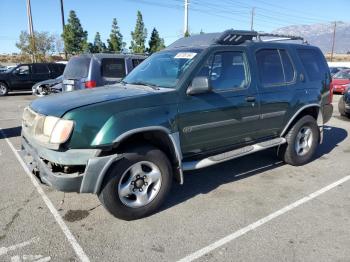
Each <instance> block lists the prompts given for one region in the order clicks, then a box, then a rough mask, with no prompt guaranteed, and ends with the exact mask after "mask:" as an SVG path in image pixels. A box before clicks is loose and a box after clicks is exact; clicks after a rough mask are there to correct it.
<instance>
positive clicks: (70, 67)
mask: <svg viewBox="0 0 350 262" xmlns="http://www.w3.org/2000/svg"><path fill="white" fill-rule="evenodd" d="M90 61H91V58H90V57H72V58H71V59H70V60H69V62H68V64H67V66H66V68H65V69H64V72H63V77H64V79H80V78H85V77H87V76H88V73H89V67H90Z"/></svg>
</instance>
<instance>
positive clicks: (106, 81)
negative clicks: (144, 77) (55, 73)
mask: <svg viewBox="0 0 350 262" xmlns="http://www.w3.org/2000/svg"><path fill="white" fill-rule="evenodd" d="M145 59H146V56H144V55H132V54H130V55H126V54H102V53H99V54H84V55H79V56H75V57H72V58H71V59H70V60H69V61H68V64H67V66H66V69H65V70H64V73H63V89H62V91H63V92H69V91H74V90H81V89H85V88H94V87H99V86H104V85H110V84H115V83H117V82H119V81H120V80H121V79H122V78H124V77H125V76H126V75H127V74H129V73H130V72H131V71H132V70H133V69H134V68H135V67H136V66H137V65H139V64H140V63H141V62H142V61H143V60H145Z"/></svg>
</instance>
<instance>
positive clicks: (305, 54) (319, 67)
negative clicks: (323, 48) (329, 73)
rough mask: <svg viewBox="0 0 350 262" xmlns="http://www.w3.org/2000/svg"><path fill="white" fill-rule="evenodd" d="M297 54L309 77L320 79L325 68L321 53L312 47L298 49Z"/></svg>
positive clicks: (313, 79) (314, 79)
mask: <svg viewBox="0 0 350 262" xmlns="http://www.w3.org/2000/svg"><path fill="white" fill-rule="evenodd" d="M298 54H299V57H300V60H301V62H302V64H303V66H304V68H305V71H306V74H307V76H308V77H309V79H310V80H311V81H316V80H322V79H323V77H324V74H325V73H326V69H325V65H324V60H323V58H322V56H321V54H320V53H319V52H317V51H316V50H313V49H298Z"/></svg>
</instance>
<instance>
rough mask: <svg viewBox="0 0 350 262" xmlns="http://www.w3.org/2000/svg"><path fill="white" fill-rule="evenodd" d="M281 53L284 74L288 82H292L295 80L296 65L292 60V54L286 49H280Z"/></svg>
mask: <svg viewBox="0 0 350 262" xmlns="http://www.w3.org/2000/svg"><path fill="white" fill-rule="evenodd" d="M279 51H280V54H281V59H282V64H283V70H284V76H285V81H286V82H292V81H293V80H294V75H295V72H294V67H293V64H292V61H291V60H290V56H289V55H288V53H287V51H286V50H279Z"/></svg>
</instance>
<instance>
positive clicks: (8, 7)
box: [0, 0, 350, 54]
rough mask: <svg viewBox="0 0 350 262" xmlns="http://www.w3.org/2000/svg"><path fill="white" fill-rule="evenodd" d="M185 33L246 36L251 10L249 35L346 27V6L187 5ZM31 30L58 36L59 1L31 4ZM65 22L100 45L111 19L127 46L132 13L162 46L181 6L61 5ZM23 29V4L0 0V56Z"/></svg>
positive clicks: (136, 1) (243, 1)
mask: <svg viewBox="0 0 350 262" xmlns="http://www.w3.org/2000/svg"><path fill="white" fill-rule="evenodd" d="M189 1H190V4H189V30H190V32H191V33H199V32H200V31H201V30H203V31H204V32H206V33H209V32H220V31H224V30H226V29H230V28H234V29H241V30H247V29H250V25H251V12H252V8H253V7H255V16H254V29H255V30H258V31H264V32H271V31H272V30H274V29H277V28H280V27H283V26H288V25H295V24H315V23H330V22H331V21H335V20H336V21H345V22H349V20H350V16H349V10H350V0H332V1H330V0H218V1H212V0H189ZM31 5H32V16H33V25H34V30H36V31H48V32H50V33H52V34H56V35H58V36H59V35H60V34H61V33H62V24H61V13H60V0H31ZM64 10H65V18H66V20H67V18H68V13H69V10H75V11H76V13H77V16H78V18H79V19H80V21H81V24H82V26H83V28H84V30H86V31H88V33H89V35H88V40H89V41H91V42H92V41H93V39H94V36H95V33H96V32H97V31H98V32H100V34H101V37H102V40H103V41H105V42H106V39H107V38H108V36H109V33H110V30H111V24H112V19H113V18H117V20H118V23H119V27H120V30H121V33H122V34H123V36H124V41H125V42H126V43H127V46H129V45H130V41H131V36H130V32H131V31H132V30H133V29H134V27H135V22H136V12H137V10H140V11H141V12H142V14H143V19H144V22H145V26H146V28H147V30H148V36H150V33H151V31H152V29H153V27H156V28H157V30H158V31H159V33H160V36H161V37H163V38H164V40H165V43H166V44H170V43H172V42H173V41H175V40H176V39H178V38H179V37H181V34H182V31H183V24H184V0H163V1H162V0H64ZM27 29H28V22H27V15H26V0H0V54H1V53H12V52H18V49H17V48H16V46H15V43H16V41H18V38H19V34H20V32H21V31H22V30H27Z"/></svg>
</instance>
